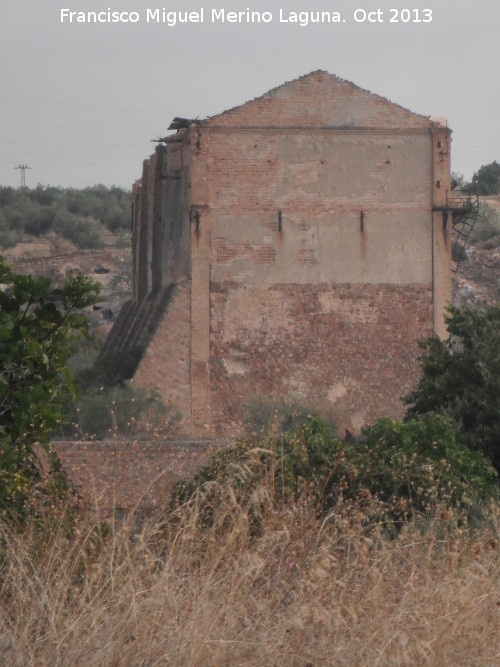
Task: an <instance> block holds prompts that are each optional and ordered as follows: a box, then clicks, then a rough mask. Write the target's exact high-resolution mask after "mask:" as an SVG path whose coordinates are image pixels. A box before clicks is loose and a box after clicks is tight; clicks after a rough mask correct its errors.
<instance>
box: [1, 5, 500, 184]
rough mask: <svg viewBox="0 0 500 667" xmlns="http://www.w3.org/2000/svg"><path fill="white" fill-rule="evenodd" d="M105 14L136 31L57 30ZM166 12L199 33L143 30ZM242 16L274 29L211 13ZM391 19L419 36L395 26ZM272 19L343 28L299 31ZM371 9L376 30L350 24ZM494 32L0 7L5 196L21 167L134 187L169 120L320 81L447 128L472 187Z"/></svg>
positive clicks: (90, 26)
mask: <svg viewBox="0 0 500 667" xmlns="http://www.w3.org/2000/svg"><path fill="white" fill-rule="evenodd" d="M108 8H109V9H110V10H111V11H120V12H135V13H136V14H133V15H131V18H137V16H138V17H139V21H138V22H136V23H98V24H95V23H77V22H75V21H73V22H72V23H70V22H69V21H64V22H63V23H61V9H68V10H70V11H82V12H88V11H101V12H102V11H104V12H107V11H108ZM163 8H164V9H165V10H166V11H172V12H179V11H181V12H185V11H191V12H200V9H201V8H203V9H204V23H190V24H178V25H176V26H172V27H170V26H168V24H166V23H165V24H164V23H159V24H158V23H154V22H149V23H148V22H147V21H146V19H147V10H148V9H150V10H155V9H160V12H161V10H163ZM246 8H249V9H250V10H251V11H260V12H269V13H271V14H272V18H273V20H272V21H271V22H269V23H260V24H258V23H253V24H251V23H246V22H242V23H221V22H215V23H213V22H212V21H211V18H212V9H216V10H222V9H223V10H225V11H226V12H230V11H241V10H246ZM392 8H394V9H395V10H402V9H404V8H406V9H410V10H411V12H407V13H404V12H402V13H400V14H399V18H400V19H401V18H408V16H410V17H411V18H412V19H414V18H417V19H420V20H421V21H422V22H419V23H418V22H410V23H403V22H401V20H400V22H399V23H396V22H390V18H391V17H393V18H395V15H396V12H391V11H390V10H391V9H392ZM280 9H281V10H282V14H283V17H284V18H289V17H290V12H292V11H295V12H298V11H306V12H316V11H328V12H330V13H332V12H339V13H340V15H341V18H342V20H343V21H344V22H342V23H340V24H339V23H329V24H328V23H325V24H316V23H314V24H313V23H310V24H309V25H307V26H302V27H301V26H300V25H297V24H292V23H290V22H288V23H284V22H283V23H282V22H280ZM377 9H380V10H381V12H380V13H379V16H380V17H381V18H382V19H383V22H381V21H377V22H373V23H370V22H368V21H366V22H364V23H362V22H359V23H357V22H356V21H355V20H354V12H355V10H360V11H358V12H357V14H356V15H357V17H358V18H362V17H363V15H364V13H363V10H364V12H366V14H367V15H368V12H375V11H376V10H377ZM424 9H430V10H431V11H432V21H428V22H424V19H426V18H428V17H429V13H424V11H423V10H424ZM415 10H417V11H415ZM267 16H268V15H267ZM371 18H377V17H376V15H375V14H371ZM499 28H500V2H498V0H478V1H477V2H472V0H467V1H466V0H423V1H422V0H413V2H410V1H409V0H405V1H404V2H401V1H400V0H332V1H331V2H330V1H329V0H312V1H310V2H309V3H306V1H305V0H304V1H303V2H302V3H301V2H299V1H293V2H286V1H285V0H283V2H279V1H275V0H268V1H267V2H265V1H263V0H255V1H252V0H247V1H246V2H241V1H239V0H234V1H231V0H226V1H225V2H224V1H223V0H213V1H211V2H204V0H199V1H198V2H196V0H193V1H192V0H188V1H187V2H186V1H184V2H178V1H172V2H168V3H167V2H166V3H164V4H161V3H158V4H155V2H154V0H150V1H148V0H135V1H134V0H126V1H122V0H79V1H77V0H1V6H0V30H1V39H0V57H1V63H2V64H1V69H0V72H1V74H0V80H1V86H0V151H1V153H0V185H18V184H19V180H20V172H19V170H15V169H14V167H16V166H17V165H19V164H28V165H29V166H30V167H31V170H30V171H27V172H26V184H27V185H28V186H30V187H33V186H35V185H36V184H37V183H41V184H43V185H62V186H71V187H84V186H87V185H93V184H96V183H104V184H106V185H112V184H116V185H120V186H124V187H130V185H131V184H132V182H133V181H134V180H135V179H136V178H138V177H139V176H140V174H141V169H142V167H141V163H142V160H143V159H144V158H145V157H147V156H148V155H149V154H150V153H151V152H152V151H153V149H154V145H153V144H152V143H151V139H154V138H155V137H159V136H164V135H165V134H166V130H167V127H168V126H169V124H170V122H171V120H172V118H173V117H174V116H184V117H189V118H196V117H200V118H204V117H206V116H209V115H213V114H216V113H219V112H221V111H223V110H224V109H227V108H230V107H233V106H236V105H238V104H242V103H244V102H245V101H247V100H249V99H252V98H254V97H256V96H259V95H261V94H263V93H265V92H266V91H267V90H269V89H270V88H273V87H275V86H277V85H280V84H281V83H283V82H285V81H289V80H291V79H294V78H296V77H298V76H301V75H303V74H306V73H308V72H310V71H312V70H315V69H324V70H327V71H328V72H330V73H333V74H337V75H338V76H340V77H342V78H344V79H347V80H349V81H352V82H354V83H355V84H357V85H359V86H361V87H362V88H366V89H368V90H371V91H372V92H374V93H377V94H379V95H383V96H384V97H387V98H388V99H390V100H392V101H393V102H397V103H398V104H401V105H402V106H405V107H407V108H409V109H411V110H412V111H415V112H417V113H420V114H424V115H431V116H445V117H446V118H447V119H448V122H449V125H450V127H452V129H453V139H454V143H453V153H452V168H453V170H454V171H457V172H460V173H463V174H464V175H465V176H466V177H468V178H469V177H470V176H471V175H472V173H473V172H474V171H475V170H477V168H478V167H479V166H481V165H482V164H486V163H488V162H492V161H493V160H500V79H499V75H498V68H499V56H500V48H499V44H500V42H499V39H500V37H499Z"/></svg>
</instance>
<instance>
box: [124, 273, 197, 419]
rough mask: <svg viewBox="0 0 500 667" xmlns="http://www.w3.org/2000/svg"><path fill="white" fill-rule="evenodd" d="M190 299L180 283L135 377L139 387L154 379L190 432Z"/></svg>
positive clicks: (185, 285) (148, 383)
mask: <svg viewBox="0 0 500 667" xmlns="http://www.w3.org/2000/svg"><path fill="white" fill-rule="evenodd" d="M190 327H191V299H190V285H189V282H187V281H184V282H182V283H179V284H178V285H177V287H176V289H175V291H174V292H173V294H172V297H171V301H170V303H169V306H168V309H167V311H166V313H164V315H163V317H162V319H161V320H160V322H159V323H158V325H157V329H156V333H155V336H154V337H153V340H152V341H151V343H150V344H149V346H148V348H147V350H146V352H145V353H144V356H143V358H142V359H141V362H140V364H139V367H138V368H137V370H136V372H135V375H134V382H135V383H136V384H138V385H139V386H148V385H150V383H151V380H152V379H153V380H154V385H155V387H156V388H157V389H158V390H159V391H160V393H161V394H162V396H164V397H166V396H168V400H169V401H170V402H171V403H172V404H173V405H174V406H175V407H176V408H178V409H179V410H180V411H181V413H182V419H183V426H184V430H188V431H189V430H190V429H191V391H190V360H191V336H190Z"/></svg>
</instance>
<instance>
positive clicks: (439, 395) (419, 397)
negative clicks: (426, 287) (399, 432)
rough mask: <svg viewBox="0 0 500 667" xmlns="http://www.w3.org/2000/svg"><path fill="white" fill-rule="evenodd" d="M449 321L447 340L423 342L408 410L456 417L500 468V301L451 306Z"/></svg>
mask: <svg viewBox="0 0 500 667" xmlns="http://www.w3.org/2000/svg"><path fill="white" fill-rule="evenodd" d="M446 323H447V327H448V332H449V334H450V337H449V338H448V339H447V340H441V339H440V338H438V337H437V336H433V337H430V338H428V339H427V340H425V341H424V342H423V343H422V347H423V349H424V350H425V354H424V355H423V356H422V357H421V359H420V365H421V368H422V378H421V380H420V383H419V384H418V386H417V388H416V389H415V390H414V391H413V392H412V393H411V394H410V395H409V396H408V397H407V398H406V399H405V401H406V403H407V405H408V406H409V407H408V411H407V416H408V418H413V417H416V416H418V415H423V414H426V413H430V412H437V413H440V414H442V415H445V416H447V417H450V418H451V419H453V421H454V422H455V423H456V424H457V426H458V433H459V436H460V439H461V440H462V441H463V442H465V443H466V444H467V445H469V446H470V447H471V448H473V449H476V450H479V451H480V452H483V453H484V454H486V455H487V456H488V457H489V458H490V459H491V460H492V462H493V465H494V466H495V468H496V469H497V470H500V304H497V305H496V306H492V307H490V308H485V309H483V310H479V309H476V308H472V307H471V306H464V307H461V308H456V307H450V308H449V311H448V315H447V317H446Z"/></svg>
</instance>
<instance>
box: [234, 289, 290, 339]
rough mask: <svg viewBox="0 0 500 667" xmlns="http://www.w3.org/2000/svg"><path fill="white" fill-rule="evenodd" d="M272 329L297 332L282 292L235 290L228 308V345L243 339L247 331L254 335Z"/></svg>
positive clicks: (271, 290)
mask: <svg viewBox="0 0 500 667" xmlns="http://www.w3.org/2000/svg"><path fill="white" fill-rule="evenodd" d="M271 328H272V329H275V330H276V329H284V330H285V331H293V328H294V322H293V318H292V315H291V313H290V307H289V305H288V303H287V301H286V300H283V294H282V293H281V292H279V291H277V290H273V289H270V288H269V287H268V286H267V285H252V286H251V287H250V286H249V287H238V288H236V289H233V290H231V293H230V294H229V296H228V299H227V301H226V304H225V307H224V337H223V342H224V343H227V342H229V341H232V340H235V339H239V338H240V336H241V333H242V332H243V331H246V332H248V333H250V334H253V333H255V332H257V331H260V330H264V331H268V330H269V329H271Z"/></svg>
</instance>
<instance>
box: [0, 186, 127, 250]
mask: <svg viewBox="0 0 500 667" xmlns="http://www.w3.org/2000/svg"><path fill="white" fill-rule="evenodd" d="M0 211H1V212H2V215H1V216H0V246H2V247H4V248H7V247H11V246H12V245H15V243H16V242H17V241H18V240H20V238H22V235H23V234H24V233H28V234H35V235H40V234H46V233H47V232H50V231H55V232H57V233H58V234H60V235H61V236H63V237H65V238H67V239H69V240H70V241H72V242H73V243H75V245H77V246H78V247H80V248H99V247H102V246H103V241H102V238H101V229H102V227H105V228H106V229H109V230H110V231H112V232H119V231H124V230H128V229H129V228H130V192H128V191H127V190H123V189H121V188H117V187H111V188H107V187H105V186H104V185H96V186H94V187H90V188H84V189H82V190H76V189H73V188H54V187H44V186H41V185H38V186H37V187H36V188H34V189H31V190H30V189H28V188H22V189H14V188H7V187H0Z"/></svg>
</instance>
